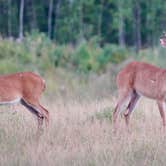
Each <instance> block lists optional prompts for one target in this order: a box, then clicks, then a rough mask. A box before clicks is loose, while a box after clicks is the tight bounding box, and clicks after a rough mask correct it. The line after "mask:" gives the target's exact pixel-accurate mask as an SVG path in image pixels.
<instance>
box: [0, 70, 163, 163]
mask: <svg viewBox="0 0 166 166" xmlns="http://www.w3.org/2000/svg"><path fill="white" fill-rule="evenodd" d="M58 73H63V72H62V71H57V73H55V74H56V75H57V76H55V78H54V80H50V79H52V78H48V86H50V87H51V86H53V85H51V83H52V82H54V85H55V87H57V89H56V90H51V91H50V90H49V87H47V90H46V92H45V93H44V94H43V96H42V100H41V102H42V103H43V105H44V106H45V107H46V108H47V109H48V110H49V112H50V126H49V129H48V131H45V132H44V133H43V135H42V136H41V137H40V140H39V142H37V140H36V130H37V121H36V119H35V118H34V117H33V115H32V114H31V113H29V112H28V111H27V110H26V109H25V108H24V107H23V106H21V105H15V106H13V107H7V106H2V107H1V112H0V115H1V116H0V165H5V166H19V165H20V166H23V165H24V166H26V165H27V166H29V165H31V166H38V165H40V166H45V165H49V166H101V165H102V166H108V165H109V166H113V165H117V166H119V165H121V166H130V165H135V166H140V165H145V166H146V165H151V166H153V165H154V166H156V165H165V162H166V159H165V153H166V152H165V148H166V140H165V139H166V133H165V132H164V131H163V130H162V124H161V118H160V116H159V111H158V108H157V105H156V103H155V102H154V101H152V100H149V99H146V98H142V99H141V100H140V101H139V103H138V105H137V107H136V110H135V111H134V113H133V114H132V117H131V124H130V125H131V129H130V131H131V132H130V133H127V132H126V131H125V124H124V119H123V116H121V117H120V118H119V130H118V132H117V134H116V135H115V134H113V127H112V111H113V109H114V106H115V103H116V100H117V94H116V89H115V87H114V86H115V85H113V82H112V84H111V83H110V84H109V82H110V79H109V78H108V75H105V76H100V77H98V78H96V77H95V76H93V77H92V78H89V79H88V81H87V82H86V84H84V83H82V84H81V83H80V78H79V77H78V78H79V79H78V78H77V77H76V78H74V79H73V75H71V76H69V74H68V76H67V77H66V78H64V76H63V74H60V75H58ZM103 82H104V83H105V85H106V87H103ZM113 89H115V90H113ZM111 92H114V93H111ZM99 94H100V95H99Z"/></svg>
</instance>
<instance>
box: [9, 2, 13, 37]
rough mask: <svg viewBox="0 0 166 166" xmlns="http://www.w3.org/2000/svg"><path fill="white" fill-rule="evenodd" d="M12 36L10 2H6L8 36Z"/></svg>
mask: <svg viewBox="0 0 166 166" xmlns="http://www.w3.org/2000/svg"><path fill="white" fill-rule="evenodd" d="M11 35H12V25H11V0H8V36H9V37H11Z"/></svg>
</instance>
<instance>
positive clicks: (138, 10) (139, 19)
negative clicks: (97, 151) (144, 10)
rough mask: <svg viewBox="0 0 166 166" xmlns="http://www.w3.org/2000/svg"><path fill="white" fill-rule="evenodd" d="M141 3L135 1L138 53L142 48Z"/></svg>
mask: <svg viewBox="0 0 166 166" xmlns="http://www.w3.org/2000/svg"><path fill="white" fill-rule="evenodd" d="M140 12H141V11H140V4H139V2H138V1H135V3H134V8H133V14H134V18H133V31H134V43H135V50H136V53H138V52H139V50H140V48H141V16H140Z"/></svg>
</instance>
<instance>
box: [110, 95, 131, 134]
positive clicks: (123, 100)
mask: <svg viewBox="0 0 166 166" xmlns="http://www.w3.org/2000/svg"><path fill="white" fill-rule="evenodd" d="M130 98H131V93H130V92H127V93H126V94H125V95H123V96H122V97H120V99H119V100H118V103H117V105H116V107H115V111H114V112H113V125H114V131H116V129H117V118H118V115H119V113H120V112H121V111H122V110H125V109H126V108H127V106H128V104H129V101H130Z"/></svg>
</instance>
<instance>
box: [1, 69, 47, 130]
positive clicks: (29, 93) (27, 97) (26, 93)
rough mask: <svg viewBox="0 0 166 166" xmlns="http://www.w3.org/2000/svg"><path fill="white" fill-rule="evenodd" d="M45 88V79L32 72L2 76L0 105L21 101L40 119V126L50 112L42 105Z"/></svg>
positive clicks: (39, 126)
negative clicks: (41, 98)
mask: <svg viewBox="0 0 166 166" xmlns="http://www.w3.org/2000/svg"><path fill="white" fill-rule="evenodd" d="M44 89H45V81H44V80H43V79H42V78H41V77H40V76H39V75H36V74H34V73H32V72H20V73H15V74H10V75H2V76H0V105H3V104H14V103H21V104H22V105H24V106H25V107H26V108H27V109H28V110H29V111H30V112H31V113H33V114H34V115H35V116H36V117H37V119H38V128H39V129H40V128H41V126H42V124H43V119H45V120H46V125H47V126H48V123H49V112H48V111H47V110H46V109H45V108H44V107H43V106H41V105H40V103H39V98H40V96H41V93H42V92H43V91H44Z"/></svg>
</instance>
